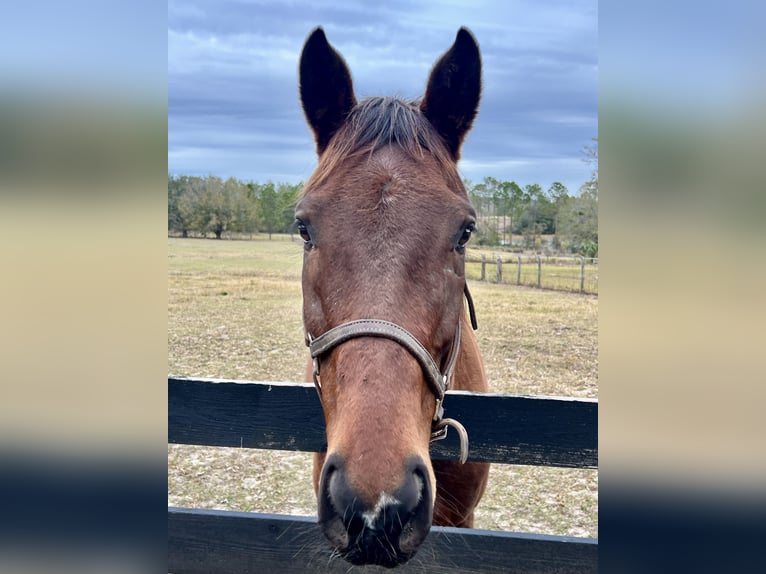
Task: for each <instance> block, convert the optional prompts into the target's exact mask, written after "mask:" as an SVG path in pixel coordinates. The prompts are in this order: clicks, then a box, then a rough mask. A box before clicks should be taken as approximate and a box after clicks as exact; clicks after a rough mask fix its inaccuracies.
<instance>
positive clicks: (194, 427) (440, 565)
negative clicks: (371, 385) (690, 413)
mask: <svg viewBox="0 0 766 574" xmlns="http://www.w3.org/2000/svg"><path fill="white" fill-rule="evenodd" d="M445 408H446V410H447V414H448V416H450V417H453V418H457V419H458V420H460V421H461V422H462V423H463V424H464V425H465V427H466V428H467V429H468V431H469V435H470V454H469V459H470V460H474V461H488V462H498V463H506V464H527V465H544V466H558V467H572V468H596V467H597V465H598V402H597V401H595V400H592V399H562V398H547V397H530V396H517V395H497V394H474V393H468V392H464V391H450V392H449V393H448V397H447V399H446V401H445ZM488 413H491V416H488ZM454 435H455V433H450V436H448V438H447V439H446V440H444V441H440V442H437V443H434V445H433V446H432V449H431V455H432V457H433V458H435V459H436V458H454V457H455V453H457V452H458V440H457V437H456V436H454ZM168 442H171V443H179V444H197V445H209V446H229V447H242V448H265V449H280V450H300V451H317V450H323V449H324V448H325V447H326V443H325V436H324V420H323V417H322V410H321V406H320V404H319V401H318V399H317V396H316V391H315V390H314V387H313V385H311V384H303V383H263V382H244V381H223V380H214V379H187V378H176V377H169V378H168ZM597 552H598V545H597V540H595V539H587V538H574V537H567V536H545V535H536V534H534V535H533V534H523V533H509V532H494V531H482V530H474V529H454V528H440V527H434V528H433V529H432V532H431V534H429V536H428V538H427V540H426V542H425V543H424V545H423V547H422V548H421V549H420V550H419V551H418V554H417V555H416V557H415V558H414V559H413V560H412V561H410V562H408V563H407V564H405V565H404V566H401V567H399V568H397V571H398V572H426V573H431V572H433V573H436V572H438V573H446V572H519V573H532V572H539V573H550V572H557V573H559V572H561V573H563V572H567V573H586V572H587V573H593V572H595V571H596V570H597V562H598V558H597ZM330 556H331V554H330V550H329V547H328V546H327V544H326V543H325V542H324V540H323V538H322V535H321V533H320V532H319V529H318V527H317V525H316V519H314V518H306V517H295V516H281V515H271V514H259V513H243V512H231V511H213V510H199V509H184V508H169V509H168V571H169V572H174V573H177V574H194V573H202V572H206V573H208V572H215V573H220V574H225V573H229V572H231V573H234V572H238V573H242V572H272V571H278V572H280V574H289V573H293V572H295V573H298V572H301V573H304V572H344V573H345V572H348V571H349V566H350V565H349V564H347V563H346V562H345V561H343V560H342V559H335V560H332V559H330ZM378 570H381V571H382V569H377V568H376V567H370V568H367V569H365V571H367V572H373V571H375V572H377V571H378Z"/></svg>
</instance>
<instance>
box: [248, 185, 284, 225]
mask: <svg viewBox="0 0 766 574" xmlns="http://www.w3.org/2000/svg"><path fill="white" fill-rule="evenodd" d="M252 185H254V186H256V187H257V190H258V191H257V194H258V210H259V216H260V217H259V219H260V222H261V230H263V231H266V233H268V234H269V239H271V234H272V233H275V232H277V231H279V229H280V227H281V223H282V217H283V214H282V206H281V205H280V201H279V193H278V192H277V187H276V186H275V185H274V182H272V181H269V182H266V183H264V184H252Z"/></svg>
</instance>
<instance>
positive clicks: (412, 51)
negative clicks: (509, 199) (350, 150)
mask: <svg viewBox="0 0 766 574" xmlns="http://www.w3.org/2000/svg"><path fill="white" fill-rule="evenodd" d="M316 26H322V27H323V28H324V30H325V33H326V34H327V37H328V40H329V41H330V43H331V44H332V45H333V46H334V47H335V48H336V49H337V50H338V51H340V53H341V54H342V55H343V57H344V58H345V60H346V62H347V63H348V65H349V67H350V69H351V73H352V76H353V81H354V90H355V93H356V96H357V98H358V99H360V98H362V97H364V96H374V95H397V96H401V97H404V98H417V97H421V96H422V95H423V92H424V91H425V86H426V81H427V79H428V74H429V72H430V70H431V67H432V66H433V64H434V63H435V62H436V60H437V59H438V58H439V57H440V56H441V54H443V53H444V52H445V51H446V50H447V49H448V48H449V47H450V46H451V45H452V42H453V41H454V39H455V34H456V33H457V30H458V29H459V28H460V26H466V27H468V28H469V29H470V30H471V31H472V32H473V34H474V36H475V37H476V39H477V41H478V42H479V46H480V49H481V54H482V61H483V66H484V69H483V92H482V100H481V104H480V108H479V115H478V117H477V119H476V121H475V123H474V128H473V130H472V131H471V132H470V133H469V135H468V138H467V140H466V142H465V144H464V146H463V148H462V159H461V160H460V163H459V164H458V168H459V170H460V173H461V175H462V176H463V177H465V178H468V179H470V180H471V181H473V182H479V181H481V180H482V179H483V178H484V177H486V176H492V177H494V178H496V179H500V180H507V181H511V180H513V181H516V182H517V183H519V184H520V185H522V186H523V185H527V184H531V183H538V184H540V185H541V186H543V188H545V189H547V188H548V187H549V186H550V184H551V183H553V182H554V181H560V182H562V183H564V185H566V186H567V188H568V189H569V191H570V193H577V191H578V189H579V187H580V185H582V184H583V183H584V182H585V181H587V180H588V179H589V178H590V169H591V168H590V166H589V165H588V164H587V163H585V162H584V161H583V159H584V154H583V152H582V149H583V147H584V146H586V145H590V144H592V143H593V142H592V138H595V137H597V135H598V92H597V87H598V53H597V50H598V15H597V3H596V1H595V0H573V1H552V2H548V1H546V2H539V1H535V0H532V1H511V0H484V1H482V0H479V1H469V0H463V1H454V0H452V1H446V2H445V1H434V0H426V1H423V2H420V1H413V0H408V1H403V0H393V1H386V2H383V1H380V0H378V1H365V2H351V1H348V2H337V1H335V2H323V1H319V0H282V1H263V0H255V1H243V0H239V1H235V0H189V1H183V2H180V1H175V0H170V1H169V2H168V171H169V173H171V174H187V175H207V174H212V175H218V176H220V177H223V178H226V177H230V176H231V177H236V178H238V179H241V180H246V181H251V180H252V181H258V182H265V181H269V180H270V181H275V182H287V183H297V182H299V181H306V180H307V179H308V177H309V176H310V175H311V173H312V171H313V170H314V168H315V167H316V155H315V151H314V142H313V139H312V135H311V132H310V130H309V128H308V126H307V124H306V122H305V119H304V116H303V112H302V110H301V107H300V102H299V99H298V77H297V70H298V60H299V57H300V52H301V49H302V47H303V43H304V41H305V39H306V37H307V36H308V34H309V33H310V32H311V30H313V29H314V28H315V27H316Z"/></svg>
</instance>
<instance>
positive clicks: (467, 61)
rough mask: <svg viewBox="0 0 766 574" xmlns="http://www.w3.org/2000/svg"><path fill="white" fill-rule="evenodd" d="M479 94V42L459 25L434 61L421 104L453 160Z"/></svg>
mask: <svg viewBox="0 0 766 574" xmlns="http://www.w3.org/2000/svg"><path fill="white" fill-rule="evenodd" d="M480 96H481V54H479V45H478V44H477V43H476V40H475V39H474V37H473V35H472V34H471V33H470V32H469V31H468V30H467V29H466V28H460V30H458V33H457V37H456V38H455V43H454V44H452V47H451V48H450V49H449V50H447V52H446V53H445V54H444V55H443V56H442V57H441V58H439V61H438V62H436V64H434V67H433V70H431V76H430V78H429V79H428V87H427V88H426V95H425V97H424V98H423V102H422V103H421V105H420V110H421V111H422V112H423V114H425V116H426V117H427V118H428V120H429V121H430V122H431V124H432V125H433V126H434V127H435V128H436V131H438V132H439V134H440V135H441V136H442V138H443V139H444V141H445V143H446V144H447V147H448V149H449V150H450V152H451V153H452V156H453V157H454V158H455V160H457V159H458V158H459V157H460V145H461V144H462V143H463V139H464V138H465V135H466V134H467V133H468V130H470V129H471V125H472V124H473V120H474V118H475V117H476V112H477V111H478V110H479V98H480Z"/></svg>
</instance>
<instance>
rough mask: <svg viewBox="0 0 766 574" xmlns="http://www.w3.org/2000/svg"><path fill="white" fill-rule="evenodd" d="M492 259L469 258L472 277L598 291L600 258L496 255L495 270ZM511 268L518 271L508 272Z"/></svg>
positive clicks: (543, 286)
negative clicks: (491, 263)
mask: <svg viewBox="0 0 766 574" xmlns="http://www.w3.org/2000/svg"><path fill="white" fill-rule="evenodd" d="M488 261H489V260H488V258H487V256H486V255H485V254H483V253H482V254H481V258H477V257H475V256H474V257H470V256H469V257H466V272H467V273H468V275H469V278H471V279H476V280H478V281H487V282H492V283H505V284H515V285H527V286H530V287H537V288H538V289H552V290H556V291H573V292H579V293H590V294H598V258H586V257H553V256H551V257H546V256H542V255H531V256H530V255H525V256H522V255H515V256H506V257H503V255H501V254H499V253H498V254H495V256H494V266H493V267H494V272H492V269H491V267H490V266H489V265H488ZM509 267H510V268H511V269H512V270H513V271H515V273H513V275H511V274H510V273H506V272H505V269H507V268H509Z"/></svg>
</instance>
